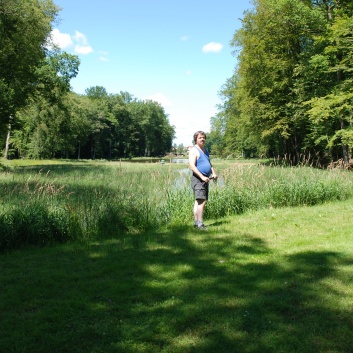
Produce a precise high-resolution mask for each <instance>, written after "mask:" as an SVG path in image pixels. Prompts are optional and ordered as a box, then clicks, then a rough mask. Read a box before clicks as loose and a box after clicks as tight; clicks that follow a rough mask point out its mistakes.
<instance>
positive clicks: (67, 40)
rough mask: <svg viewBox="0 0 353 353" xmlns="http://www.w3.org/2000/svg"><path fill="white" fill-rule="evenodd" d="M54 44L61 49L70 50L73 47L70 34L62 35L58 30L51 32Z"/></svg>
mask: <svg viewBox="0 0 353 353" xmlns="http://www.w3.org/2000/svg"><path fill="white" fill-rule="evenodd" d="M51 38H52V40H53V43H54V44H55V45H57V46H58V47H59V48H61V49H65V48H69V47H71V46H72V45H73V42H72V39H71V36H70V34H67V33H61V32H60V31H59V30H58V29H57V28H55V29H53V30H52V32H51Z"/></svg>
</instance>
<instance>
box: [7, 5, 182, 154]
mask: <svg viewBox="0 0 353 353" xmlns="http://www.w3.org/2000/svg"><path fill="white" fill-rule="evenodd" d="M59 11H60V9H59V7H58V6H56V5H55V4H54V2H53V1H52V0H16V1H14V0H1V1H0V143H1V146H3V154H4V157H5V158H21V157H26V158H92V159H95V158H109V159H111V158H122V157H123V158H131V157H135V156H160V155H164V154H165V153H166V152H168V151H170V150H171V147H172V141H173V138H174V135H175V129H174V126H171V125H170V123H169V120H168V116H167V114H166V113H165V111H164V109H163V107H162V106H161V105H160V104H158V103H157V102H154V101H149V100H147V101H145V100H138V99H137V98H135V97H134V96H133V95H132V94H130V93H128V92H120V93H119V94H108V92H107V91H106V89H105V88H104V87H101V86H95V87H88V88H87V89H86V91H85V94H83V95H79V94H76V93H74V92H73V91H72V89H71V86H70V80H71V79H72V78H74V77H76V76H77V74H78V72H79V65H80V61H79V58H78V57H77V56H75V55H71V54H68V53H66V52H63V51H61V50H60V49H59V48H57V47H55V45H54V44H53V43H52V41H51V37H50V35H51V31H52V28H53V24H55V23H56V21H57V19H58V14H59Z"/></svg>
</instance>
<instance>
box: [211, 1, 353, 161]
mask: <svg viewBox="0 0 353 353" xmlns="http://www.w3.org/2000/svg"><path fill="white" fill-rule="evenodd" d="M352 18H353V17H352V8H351V5H349V4H346V3H342V2H341V1H330V2H312V1H295V0H280V1H274V0H257V1H254V8H253V9H251V10H249V11H247V12H246V13H245V16H244V18H243V20H242V28H241V29H240V30H238V31H237V32H236V33H235V35H234V37H233V40H232V46H233V47H234V48H235V50H238V61H239V64H238V66H237V67H236V70H235V71H234V75H233V77H232V78H231V79H229V80H228V81H227V83H226V84H225V86H224V87H223V90H222V92H221V94H222V96H223V97H224V99H225V103H224V105H223V106H222V107H221V112H220V114H218V115H217V117H216V118H217V120H219V121H220V123H218V124H217V123H214V124H213V127H212V131H215V132H217V133H218V134H219V135H220V136H222V137H223V139H224V144H225V146H223V151H226V152H225V153H226V154H227V155H229V154H236V153H239V152H241V153H242V155H244V156H246V155H251V154H257V155H267V156H271V157H272V156H284V155H286V154H287V155H291V156H292V162H293V163H300V159H299V156H300V155H301V154H303V153H304V154H306V155H309V154H310V155H311V156H313V155H315V156H316V158H317V159H318V160H320V159H321V158H323V157H325V158H326V156H330V157H331V158H333V157H335V158H337V157H336V156H338V158H341V157H343V158H344V159H345V161H346V162H348V159H349V158H350V156H351V150H352V147H353V146H352V145H351V141H350V139H349V138H342V137H343V136H346V135H345V133H343V134H342V131H341V130H343V131H344V130H346V129H349V128H350V125H351V115H352V110H353V109H352V107H353V106H352V89H351V87H352V72H353V70H352V62H353V61H352V53H353V47H352V43H353V42H352V38H353V25H352V23H353V22H352ZM212 131H211V132H212ZM333 141H335V143H333Z"/></svg>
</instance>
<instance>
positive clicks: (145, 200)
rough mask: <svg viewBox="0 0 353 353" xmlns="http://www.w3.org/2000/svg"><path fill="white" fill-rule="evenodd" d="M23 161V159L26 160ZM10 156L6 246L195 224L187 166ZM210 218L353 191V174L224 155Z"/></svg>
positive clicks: (3, 215) (0, 234) (0, 231)
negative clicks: (238, 159) (236, 159)
mask: <svg viewBox="0 0 353 353" xmlns="http://www.w3.org/2000/svg"><path fill="white" fill-rule="evenodd" d="M19 163H22V164H19ZM33 163H34V162H32V161H28V162H27V161H25V162H24V161H14V162H8V163H7V164H6V165H4V167H3V171H2V172H1V173H0V185H1V189H0V251H4V250H7V249H17V248H20V247H22V246H27V245H37V246H42V245H45V244H48V243H65V242H68V241H73V240H81V241H87V240H92V239H107V238H119V237H121V236H122V235H124V234H139V233H141V232H146V231H149V230H158V229H162V228H163V227H171V226H175V225H183V224H190V225H192V218H193V216H192V204H193V195H192V192H191V189H190V186H189V180H190V174H189V173H190V171H188V169H187V165H181V164H170V163H167V164H165V165H163V166H162V165H160V164H158V163H128V162H105V161H98V162H88V161H81V162H72V161H67V162H63V161H61V162H58V161H55V162H52V161H50V162H49V161H41V162H40V163H38V162H37V164H33ZM214 164H215V167H216V169H217V170H218V173H219V176H220V178H219V181H218V183H212V184H211V193H210V201H209V203H208V205H207V208H206V213H205V218H206V220H207V219H215V218H222V217H226V216H229V215H234V214H241V213H243V212H245V211H247V210H258V209H266V208H267V209H268V208H278V207H286V206H299V205H315V204H320V203H325V202H328V201H332V200H345V199H347V198H349V197H351V196H352V195H353V176H352V173H350V172H347V171H341V170H333V171H324V170H317V169H313V168H307V167H301V168H281V167H266V166H263V165H259V164H249V163H246V164H242V163H238V162H222V161H216V162H215V163H214Z"/></svg>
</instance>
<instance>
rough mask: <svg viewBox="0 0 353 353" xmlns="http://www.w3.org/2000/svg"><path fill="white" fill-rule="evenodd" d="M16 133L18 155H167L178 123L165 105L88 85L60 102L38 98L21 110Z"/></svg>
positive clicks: (70, 156)
mask: <svg viewBox="0 0 353 353" xmlns="http://www.w3.org/2000/svg"><path fill="white" fill-rule="evenodd" d="M16 117H17V121H16V124H15V125H17V124H18V125H19V127H20V128H19V129H15V130H14V131H13V132H12V137H11V141H12V151H11V150H10V152H12V153H13V154H15V156H16V157H28V158H78V159H80V158H83V159H96V158H105V159H116V158H132V157H136V156H145V157H146V156H164V155H165V153H166V152H169V151H170V150H171V147H172V140H173V137H174V127H172V126H171V125H170V124H169V122H168V118H167V115H166V113H165V112H164V109H163V107H162V106H161V105H160V104H158V103H156V102H154V101H150V100H147V101H141V100H138V99H136V98H134V97H133V96H132V95H131V94H129V93H127V92H120V94H108V93H107V92H106V90H105V88H104V87H100V86H96V87H90V88H89V89H87V90H86V94H85V95H78V94H75V93H72V92H69V93H67V94H65V95H63V96H61V97H60V99H59V100H58V101H48V100H47V99H45V98H43V97H37V98H36V99H35V101H34V102H33V103H32V104H30V105H28V106H26V107H25V108H24V109H21V110H20V111H19V112H18V113H17V115H16Z"/></svg>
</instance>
